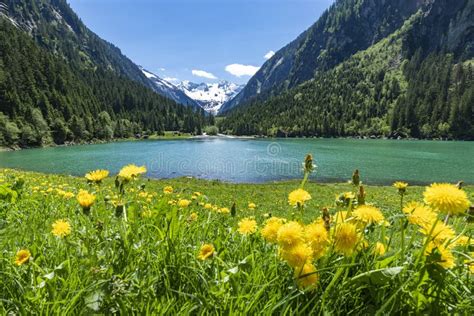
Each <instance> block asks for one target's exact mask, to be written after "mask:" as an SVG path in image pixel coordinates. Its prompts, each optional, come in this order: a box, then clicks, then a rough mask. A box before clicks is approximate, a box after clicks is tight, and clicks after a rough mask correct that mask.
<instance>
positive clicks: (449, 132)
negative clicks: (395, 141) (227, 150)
mask: <svg viewBox="0 0 474 316" xmlns="http://www.w3.org/2000/svg"><path fill="white" fill-rule="evenodd" d="M400 67H401V69H402V73H403V76H398V77H397V76H396V75H392V76H388V75H387V74H386V72H385V70H384V69H380V70H379V71H372V72H370V71H367V69H368V68H369V67H360V64H359V63H358V62H357V60H356V59H353V60H351V61H348V62H346V63H344V64H342V66H341V67H339V68H338V69H335V70H332V71H329V72H326V73H322V74H319V75H317V76H316V77H315V78H314V79H313V80H312V81H310V82H307V83H305V84H303V85H301V86H299V87H297V88H295V89H292V90H290V91H288V92H285V93H283V94H282V95H280V96H277V97H273V98H270V99H269V100H268V101H266V102H263V103H262V102H254V103H250V104H248V105H246V106H243V107H241V108H238V109H236V110H234V111H232V112H231V113H230V114H229V115H228V116H227V117H226V118H225V119H224V120H222V121H220V128H221V130H222V131H224V132H227V133H231V134H236V135H266V136H289V137H301V136H323V137H334V136H386V137H399V136H400V137H419V138H439V137H442V138H455V139H474V119H473V106H474V70H473V64H472V63H468V62H466V63H455V62H454V61H453V57H452V55H450V54H443V53H433V54H431V55H429V56H428V57H426V58H421V55H420V53H416V54H414V56H413V57H412V58H410V60H408V61H405V62H404V63H403V65H401V66H400Z"/></svg>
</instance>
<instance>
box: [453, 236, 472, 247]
mask: <svg viewBox="0 0 474 316" xmlns="http://www.w3.org/2000/svg"><path fill="white" fill-rule="evenodd" d="M473 244H474V239H471V238H470V237H468V236H465V235H460V236H458V237H456V239H455V240H454V242H453V246H462V247H464V246H468V245H473Z"/></svg>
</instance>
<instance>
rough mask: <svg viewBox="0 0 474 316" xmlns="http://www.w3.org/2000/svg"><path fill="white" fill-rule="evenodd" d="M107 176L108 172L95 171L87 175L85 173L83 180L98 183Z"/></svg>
mask: <svg viewBox="0 0 474 316" xmlns="http://www.w3.org/2000/svg"><path fill="white" fill-rule="evenodd" d="M108 176H109V171H108V170H95V171H91V172H89V173H86V175H85V178H86V179H87V181H89V182H94V183H100V182H102V180H104V179H105V178H107V177H108Z"/></svg>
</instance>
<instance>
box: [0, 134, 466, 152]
mask: <svg viewBox="0 0 474 316" xmlns="http://www.w3.org/2000/svg"><path fill="white" fill-rule="evenodd" d="M190 139H243V140H250V139H255V140H263V139H268V140H272V139H276V140H302V139H310V140H314V139H353V140H391V141H434V142H474V140H464V139H439V138H432V139H428V138H390V137H378V138H372V137H360V136H358V137H316V136H309V137H268V136H257V135H254V136H237V135H226V134H218V135H191V134H189V135H188V134H185V135H180V136H167V135H165V136H157V135H152V136H150V137H147V138H144V137H141V138H136V137H130V138H116V139H111V140H92V141H88V142H79V143H75V142H68V143H65V144H61V145H57V144H48V145H44V146H36V147H20V146H11V147H7V146H0V152H10V151H19V150H28V149H39V148H51V147H71V146H84V145H98V144H111V143H120V142H136V141H153V140H190Z"/></svg>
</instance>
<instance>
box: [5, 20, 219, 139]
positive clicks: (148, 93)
mask: <svg viewBox="0 0 474 316" xmlns="http://www.w3.org/2000/svg"><path fill="white" fill-rule="evenodd" d="M0 20H1V21H0V144H1V145H6V146H12V145H20V146H22V147H29V146H41V145H45V144H50V143H52V142H54V143H56V144H62V143H64V142H66V141H75V142H80V141H90V140H92V139H103V140H109V139H112V138H121V137H130V136H132V135H135V134H141V133H143V132H146V133H152V132H156V133H162V132H163V131H165V130H181V131H185V132H192V133H194V132H198V133H200V131H201V127H202V126H203V125H205V124H206V120H209V119H210V118H208V117H206V116H205V115H204V113H203V112H202V111H197V110H195V109H192V108H186V107H184V106H181V105H178V104H176V103H174V102H173V101H171V100H169V99H167V98H165V97H162V96H159V95H158V94H156V93H154V92H153V91H152V90H150V89H149V88H147V87H145V86H143V85H142V84H140V83H137V82H134V81H132V80H130V79H128V78H126V77H124V76H121V75H118V74H117V73H115V72H113V71H111V70H106V69H104V68H103V67H96V68H94V69H89V68H85V67H83V66H82V64H81V63H80V62H74V60H69V61H68V62H66V60H65V59H64V58H61V57H59V56H54V55H53V54H51V53H50V52H49V51H47V50H46V49H44V48H40V47H39V46H38V45H37V44H36V43H35V42H34V41H33V39H32V38H31V37H30V36H29V35H27V34H26V33H25V32H23V31H21V30H19V29H17V28H16V27H15V26H13V25H12V24H11V23H10V21H7V20H5V19H0Z"/></svg>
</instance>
